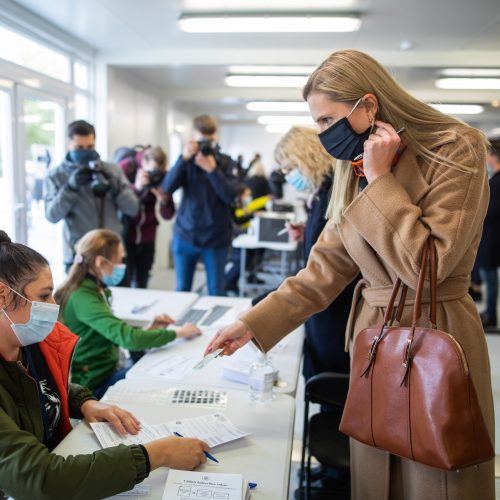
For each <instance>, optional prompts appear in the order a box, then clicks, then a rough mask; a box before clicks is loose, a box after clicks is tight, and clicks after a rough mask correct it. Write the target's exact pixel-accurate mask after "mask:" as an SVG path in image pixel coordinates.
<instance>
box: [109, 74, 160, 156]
mask: <svg viewBox="0 0 500 500" xmlns="http://www.w3.org/2000/svg"><path fill="white" fill-rule="evenodd" d="M107 97H108V110H107V118H108V127H107V128H108V151H109V156H111V155H112V154H113V152H114V150H115V149H116V148H117V147H119V146H134V145H135V144H152V145H160V146H162V147H163V148H165V149H166V148H167V147H168V139H167V134H166V124H165V105H164V100H163V99H162V97H161V90H160V89H157V88H154V87H152V86H151V85H150V84H148V83H146V82H143V81H141V80H139V79H137V78H136V77H135V76H132V75H131V74H130V73H128V72H127V71H126V70H123V69H121V68H117V67H108V96H107Z"/></svg>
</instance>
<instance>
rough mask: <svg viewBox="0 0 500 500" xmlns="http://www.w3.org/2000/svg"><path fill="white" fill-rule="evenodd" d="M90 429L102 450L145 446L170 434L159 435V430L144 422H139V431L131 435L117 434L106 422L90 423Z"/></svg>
mask: <svg viewBox="0 0 500 500" xmlns="http://www.w3.org/2000/svg"><path fill="white" fill-rule="evenodd" d="M90 427H91V428H92V430H93V431H94V434H95V435H96V437H97V440H98V441H99V443H101V446H102V447H103V448H110V447H112V446H118V445H119V444H125V445H131V444H145V443H149V442H150V441H154V440H155V439H159V438H160V437H165V436H170V435H171V433H168V434H164V435H163V436H162V435H160V432H159V431H160V429H157V428H156V427H155V426H153V425H149V424H147V423H146V422H141V430H140V431H139V432H138V433H137V434H135V435H133V434H125V435H121V434H119V433H118V432H117V431H116V430H115V428H114V427H113V426H112V425H111V424H110V423H108V422H92V423H91V424H90Z"/></svg>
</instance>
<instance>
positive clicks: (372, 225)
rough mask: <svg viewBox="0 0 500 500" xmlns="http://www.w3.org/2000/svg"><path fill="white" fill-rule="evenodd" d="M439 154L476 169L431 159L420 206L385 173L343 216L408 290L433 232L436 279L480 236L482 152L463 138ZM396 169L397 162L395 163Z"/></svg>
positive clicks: (484, 192)
mask: <svg viewBox="0 0 500 500" xmlns="http://www.w3.org/2000/svg"><path fill="white" fill-rule="evenodd" d="M438 153H439V154H440V155H442V156H444V157H447V158H449V159H451V160H454V161H456V162H459V163H462V164H466V165H468V166H470V167H475V169H476V172H475V173H464V172H462V171H459V170H457V169H452V168H447V167H444V166H443V165H441V164H439V163H437V162H435V163H433V164H430V165H429V169H430V170H429V172H430V173H431V175H430V176H429V180H430V182H429V190H428V192H427V194H426V195H425V197H424V199H423V200H421V201H420V202H419V205H415V204H414V203H412V200H411V199H410V196H409V195H408V192H407V191H406V190H405V188H404V187H403V186H402V185H401V184H400V182H399V181H398V180H397V179H396V177H395V176H394V175H393V174H392V173H389V174H387V175H383V176H381V177H378V178H377V179H375V181H373V182H371V183H370V184H369V185H368V186H367V187H366V188H365V189H364V190H363V191H362V192H361V193H360V194H359V195H358V196H357V197H356V198H355V199H354V201H353V202H352V203H351V204H350V205H349V206H348V207H347V210H346V212H345V213H344V216H345V218H346V219H347V220H348V221H349V222H351V223H352V225H353V226H354V227H355V228H356V230H357V231H358V232H359V234H361V236H363V238H364V239H365V240H366V241H367V242H368V243H369V244H370V245H371V246H372V247H373V248H374V250H375V251H376V252H377V254H378V255H379V256H380V258H381V259H382V260H383V261H384V262H385V263H387V265H388V266H390V267H391V268H392V269H393V270H394V272H395V273H396V274H397V275H398V276H399V277H400V278H401V279H402V280H403V282H405V283H406V284H407V285H408V286H410V287H411V288H414V287H415V284H416V282H417V280H418V274H419V271H420V261H421V255H422V251H423V248H424V245H425V243H426V241H427V239H428V238H429V235H432V236H433V237H434V238H435V242H436V250H437V256H438V270H437V281H438V283H441V282H442V281H444V280H445V279H446V278H447V277H449V276H450V275H451V274H452V273H453V271H454V269H455V268H456V266H457V264H458V263H459V261H460V260H461V259H462V257H463V256H464V255H465V253H466V252H467V251H468V250H469V248H470V246H471V244H472V243H473V242H474V240H475V239H477V236H478V234H480V231H481V227H482V224H483V219H484V216H485V212H486V208H487V205H488V196H489V195H488V192H489V189H488V182H487V176H486V150H485V148H484V146H482V145H480V144H477V143H476V142H471V143H469V142H468V141H466V140H464V139H460V140H459V141H456V142H453V143H452V144H447V145H445V146H442V147H441V148H440V150H439V151H438ZM396 168H397V166H396Z"/></svg>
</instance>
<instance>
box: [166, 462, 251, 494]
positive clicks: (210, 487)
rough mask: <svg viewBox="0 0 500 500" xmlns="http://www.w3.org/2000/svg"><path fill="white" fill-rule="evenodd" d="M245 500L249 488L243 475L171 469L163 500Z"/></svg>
mask: <svg viewBox="0 0 500 500" xmlns="http://www.w3.org/2000/svg"><path fill="white" fill-rule="evenodd" d="M194 498H196V499H202V498H210V499H213V500H245V499H246V498H248V488H247V487H246V486H245V485H244V481H243V476H242V475H241V474H218V473H212V472H208V473H207V472H188V471H182V470H175V469H171V470H170V471H169V473H168V478H167V483H166V485H165V490H164V491H163V497H162V500H191V499H194Z"/></svg>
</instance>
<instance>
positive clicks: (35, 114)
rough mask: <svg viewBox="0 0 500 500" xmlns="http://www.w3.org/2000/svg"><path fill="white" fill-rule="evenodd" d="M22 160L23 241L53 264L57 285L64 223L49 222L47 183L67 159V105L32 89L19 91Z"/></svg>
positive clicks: (20, 181)
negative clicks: (52, 170) (49, 175)
mask: <svg viewBox="0 0 500 500" xmlns="http://www.w3.org/2000/svg"><path fill="white" fill-rule="evenodd" d="M17 102H18V116H19V149H18V153H19V160H20V163H21V168H20V169H19V172H20V173H21V175H20V178H19V179H18V187H19V189H18V190H17V193H22V194H21V196H18V198H22V199H18V200H17V201H18V203H19V204H20V205H24V210H23V215H24V217H23V219H24V220H23V221H22V223H21V232H22V233H23V234H22V237H21V238H20V240H21V241H26V242H27V244H28V245H29V246H30V247H32V248H34V249H35V250H37V251H39V252H40V253H41V254H42V255H43V256H44V257H45V258H46V259H47V260H48V261H49V263H50V265H51V268H52V272H53V274H54V281H55V283H56V284H59V283H60V282H61V281H62V279H63V277H64V270H63V258H62V247H63V243H62V221H60V222H58V223H57V224H52V223H50V222H49V221H48V220H47V219H46V218H45V205H44V201H43V181H44V178H45V176H46V174H47V172H48V170H49V168H52V167H54V166H56V165H58V164H59V163H60V162H61V161H62V159H63V157H64V150H65V147H64V135H65V133H64V130H65V122H66V120H65V110H66V102H65V101H64V100H63V99H56V98H54V97H51V96H49V95H45V94H43V93H41V92H37V91H34V90H32V89H26V88H22V87H21V88H19V90H18V99H17Z"/></svg>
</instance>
